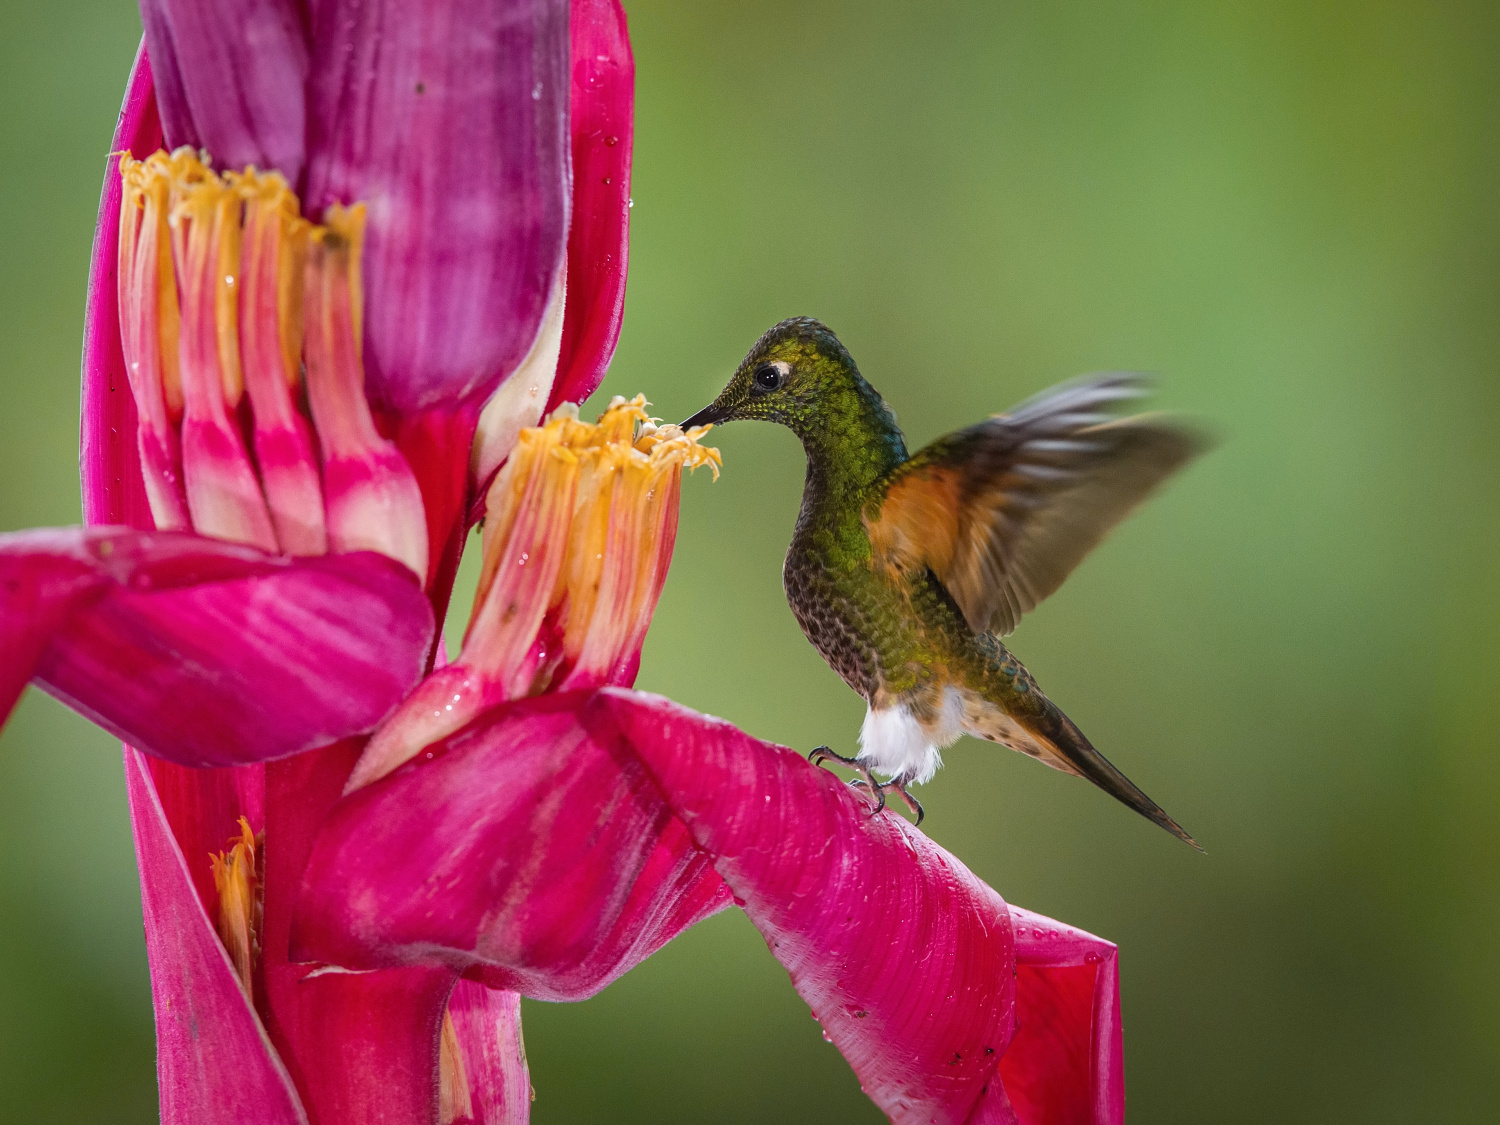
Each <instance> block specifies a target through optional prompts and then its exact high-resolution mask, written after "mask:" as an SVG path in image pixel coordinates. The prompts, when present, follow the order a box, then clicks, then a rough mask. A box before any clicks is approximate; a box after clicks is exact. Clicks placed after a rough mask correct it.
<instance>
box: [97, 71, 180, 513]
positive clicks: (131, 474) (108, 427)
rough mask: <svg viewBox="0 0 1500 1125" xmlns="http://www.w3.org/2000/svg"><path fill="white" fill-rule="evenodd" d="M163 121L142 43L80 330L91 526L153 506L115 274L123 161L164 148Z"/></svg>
mask: <svg viewBox="0 0 1500 1125" xmlns="http://www.w3.org/2000/svg"><path fill="white" fill-rule="evenodd" d="M161 144H162V135H161V120H160V118H159V117H158V116H157V113H156V97H155V95H154V93H153V91H152V85H151V63H150V60H149V59H147V58H146V51H145V45H144V44H142V47H141V50H140V51H138V52H137V53H136V56H135V65H134V66H133V67H132V68H131V70H130V81H129V83H128V84H127V86H126V88H125V101H124V104H123V105H122V106H121V108H120V119H119V122H118V124H117V125H116V126H115V135H114V139H113V140H112V141H111V143H110V146H109V151H110V152H111V153H112V154H114V155H111V156H110V157H109V158H108V160H107V162H106V164H105V172H104V186H103V188H102V189H101V191H100V196H99V220H98V223H97V224H96V225H95V227H94V249H93V253H92V255H91V257H90V262H89V291H88V306H87V311H86V313H85V318H86V319H85V322H84V330H83V402H82V410H81V413H82V418H81V420H80V435H79V437H80V442H79V451H78V452H79V457H78V467H79V473H80V475H81V476H82V478H83V481H82V484H83V511H84V519H85V520H86V521H87V522H88V523H91V524H100V523H127V524H129V525H130V526H132V527H151V526H152V521H151V509H150V506H149V505H148V504H147V502H146V488H145V485H144V483H143V482H142V480H141V465H140V457H139V455H138V453H137V451H136V412H135V399H134V398H133V397H132V395H131V393H130V383H129V380H128V379H127V378H126V375H125V354H124V351H123V350H122V348H121V346H120V309H119V305H118V303H117V301H116V295H117V292H118V279H117V276H116V275H117V270H118V266H119V256H120V255H119V249H120V196H121V190H120V163H119V162H120V158H119V153H121V152H128V153H130V155H132V156H134V157H135V158H136V159H138V160H142V159H145V157H146V156H148V155H149V154H151V153H153V152H155V151H156V150H157V149H159V148H160V147H161Z"/></svg>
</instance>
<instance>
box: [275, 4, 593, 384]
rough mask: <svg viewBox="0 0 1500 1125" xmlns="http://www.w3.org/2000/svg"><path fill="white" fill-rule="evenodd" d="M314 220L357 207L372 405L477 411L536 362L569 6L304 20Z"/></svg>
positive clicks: (562, 125) (562, 212)
mask: <svg viewBox="0 0 1500 1125" xmlns="http://www.w3.org/2000/svg"><path fill="white" fill-rule="evenodd" d="M312 43H313V57H312V71H311V74H312V79H311V82H310V85H309V96H310V106H309V118H308V120H309V138H308V142H309V157H308V187H307V193H306V195H305V196H304V202H305V204H306V206H307V211H308V213H309V214H311V215H320V214H322V212H323V211H324V209H325V208H327V207H329V206H330V205H332V204H336V203H338V204H350V203H354V202H356V201H364V202H365V203H366V205H367V206H368V208H369V210H368V216H369V226H368V228H367V241H366V243H365V251H364V270H365V298H366V309H365V318H364V322H365V330H364V349H365V350H364V364H365V372H366V377H367V387H368V389H369V392H370V394H371V397H372V398H373V399H374V400H375V401H376V403H377V404H379V405H380V406H382V407H384V408H386V409H391V410H396V411H400V412H411V411H416V410H421V409H426V408H431V407H437V406H442V405H445V404H447V405H452V404H455V403H457V402H460V401H464V400H474V401H475V403H476V409H477V404H478V403H480V402H482V401H483V400H484V399H485V398H487V397H488V396H489V394H490V392H492V391H493V390H494V389H495V387H496V386H498V385H499V382H500V380H502V379H503V378H505V377H506V376H508V375H509V374H510V373H511V372H513V371H514V370H515V369H516V368H517V367H518V366H520V364H521V362H522V361H523V360H524V359H525V358H526V355H527V353H528V352H529V351H530V350H531V346H532V343H533V341H534V340H535V339H536V336H537V331H538V329H539V327H540V326H541V323H542V315H543V312H544V311H545V308H546V304H547V298H548V295H549V294H550V293H551V290H552V283H553V279H554V278H555V277H556V276H557V273H558V269H559V267H560V266H561V265H562V263H563V255H564V252H565V247H566V240H567V232H568V137H567V125H568V70H567V60H568V8H567V4H566V0H454V2H451V3H442V4H433V3H427V2H425V0H371V2H370V3H366V4H359V5H353V4H347V3H326V4H320V5H314V6H313V14H312Z"/></svg>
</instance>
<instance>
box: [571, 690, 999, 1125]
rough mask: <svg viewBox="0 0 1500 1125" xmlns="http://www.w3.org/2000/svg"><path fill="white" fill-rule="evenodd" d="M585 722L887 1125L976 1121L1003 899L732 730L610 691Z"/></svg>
mask: <svg viewBox="0 0 1500 1125" xmlns="http://www.w3.org/2000/svg"><path fill="white" fill-rule="evenodd" d="M586 723H587V725H588V726H589V728H590V730H593V731H598V730H599V729H600V728H601V727H603V726H605V725H609V726H613V727H614V728H615V729H616V730H617V731H618V732H619V736H620V737H621V738H622V739H623V741H624V742H625V744H626V745H627V746H628V747H629V749H630V750H631V751H632V752H633V753H634V754H635V755H636V756H637V757H638V758H639V760H640V761H641V762H642V763H644V764H645V766H646V768H647V769H648V770H649V771H650V774H651V777H652V779H653V780H654V781H655V782H656V784H657V786H658V788H659V789H660V791H661V793H662V794H663V795H664V796H665V798H666V801H667V803H668V805H670V807H671V809H672V811H673V813H674V814H676V816H677V817H678V818H680V819H681V820H682V822H683V823H685V824H686V825H687V828H688V831H689V832H690V833H691V834H692V837H693V841H694V842H695V843H696V844H697V845H698V846H699V847H701V848H703V849H704V850H705V851H707V852H708V853H709V854H711V855H712V856H713V857H714V867H715V869H716V870H717V871H718V872H719V874H720V875H721V876H722V877H723V879H724V881H725V882H726V883H727V884H728V885H729V887H730V889H731V891H733V893H734V896H735V900H736V901H737V902H740V903H741V904H742V905H743V907H744V910H745V913H746V914H747V915H749V917H750V920H751V921H752V922H754V923H755V925H756V928H757V929H759V930H760V932H761V934H762V935H763V936H764V937H765V939H766V943H767V945H769V946H770V948H771V952H772V954H774V955H775V957H776V959H777V960H778V961H780V962H781V963H782V964H783V965H785V966H786V968H787V971H788V972H789V973H790V974H791V977H792V984H793V986H794V987H795V988H796V989H797V992H798V994H799V995H800V996H801V997H802V998H803V999H804V1000H806V1001H807V1002H808V1005H809V1006H810V1007H811V1008H812V1010H813V1014H814V1016H816V1017H817V1019H818V1020H819V1022H821V1023H822V1025H823V1030H824V1035H825V1036H826V1037H827V1038H828V1039H829V1041H830V1042H832V1043H833V1044H834V1045H835V1046H836V1047H838V1048H839V1050H840V1051H841V1052H843V1055H844V1057H845V1058H846V1059H847V1060H848V1061H849V1065H850V1066H851V1067H852V1068H853V1070H854V1073H855V1074H856V1075H857V1076H858V1077H859V1080H860V1083H861V1085H862V1087H863V1089H864V1091H865V1093H866V1094H867V1095H869V1097H870V1099H871V1100H872V1101H874V1102H875V1104H876V1105H877V1106H879V1107H880V1108H881V1110H883V1111H884V1112H885V1113H886V1114H887V1115H888V1116H889V1117H890V1118H891V1120H892V1121H895V1122H911V1123H912V1125H916V1123H917V1122H922V1123H924V1125H925V1123H929V1122H939V1123H943V1122H952V1123H955V1125H957V1123H960V1122H964V1121H966V1120H967V1119H968V1118H969V1117H970V1115H971V1113H973V1112H974V1110H975V1107H976V1104H977V1103H978V1102H979V1100H980V1098H981V1097H982V1096H984V1095H985V1093H986V1088H987V1087H989V1086H990V1085H991V1084H992V1083H993V1084H997V1085H998V1083H994V1079H995V1068H996V1064H997V1063H998V1062H999V1061H1000V1057H1001V1055H1003V1054H1004V1052H1005V1049H1006V1047H1007V1046H1008V1045H1009V1043H1010V1039H1011V1034H1012V1030H1013V1026H1014V1018H1015V1012H1014V1004H1015V981H1014V978H1013V972H1014V936H1013V932H1012V926H1011V918H1010V913H1009V911H1008V910H1007V908H1006V905H1005V903H1004V901H1002V900H1001V898H1000V896H999V895H998V894H996V893H995V892H994V891H993V890H991V889H990V888H989V887H987V886H986V885H985V884H984V883H982V882H980V881H979V879H977V878H975V876H974V875H972V874H971V873H970V872H969V870H968V869H967V868H966V867H964V865H963V864H962V863H961V862H959V860H958V859H957V858H956V857H954V856H953V855H951V854H950V853H948V852H947V851H945V850H944V849H942V848H940V847H939V846H938V845H936V844H934V843H933V842H932V841H931V840H929V839H927V837H926V836H924V835H922V833H921V832H919V831H917V830H916V829H914V828H912V827H911V826H910V825H909V824H908V823H907V822H906V821H905V820H903V819H901V818H900V817H898V816H895V815H894V814H893V815H889V816H874V817H872V816H871V815H870V814H869V808H868V805H867V803H866V802H865V801H864V800H862V799H861V798H860V797H859V796H858V795H857V794H855V793H854V792H853V791H852V790H851V789H850V788H849V787H848V786H847V785H845V784H844V783H843V782H841V781H840V780H839V779H838V778H836V777H834V776H833V775H832V774H831V773H829V772H827V771H823V770H819V769H817V768H815V767H813V766H811V765H810V764H809V763H808V762H807V761H806V759H804V758H803V757H802V756H801V755H800V754H797V753H795V752H794V751H791V750H788V749H786V748H785V747H780V746H773V745H770V744H768V743H764V742H760V741H759V740H757V739H754V738H752V737H750V736H749V735H747V734H744V733H743V732H741V731H739V730H736V729H735V728H734V727H733V726H731V725H730V724H729V723H726V722H724V721H723V720H720V719H713V718H710V717H708V716H704V715H699V714H697V713H695V712H692V711H689V710H687V709H686V708H683V707H680V706H678V705H677V704H675V703H672V702H671V701H670V700H666V699H663V698H661V697H658V696H650V695H645V694H642V693H638V692H630V691H622V690H620V689H618V688H607V689H604V690H602V691H600V692H599V693H598V694H597V695H596V696H595V697H594V699H593V700H592V701H591V703H590V706H589V709H588V713H587V716H586ZM596 736H597V735H596ZM995 1120H1003V1118H995Z"/></svg>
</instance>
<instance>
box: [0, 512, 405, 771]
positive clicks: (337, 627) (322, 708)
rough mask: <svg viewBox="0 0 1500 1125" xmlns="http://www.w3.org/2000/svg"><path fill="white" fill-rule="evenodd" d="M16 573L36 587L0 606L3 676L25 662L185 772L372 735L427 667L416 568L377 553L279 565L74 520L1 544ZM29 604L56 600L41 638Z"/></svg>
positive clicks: (1, 577)
mask: <svg viewBox="0 0 1500 1125" xmlns="http://www.w3.org/2000/svg"><path fill="white" fill-rule="evenodd" d="M12 576H22V577H24V578H25V580H26V581H27V582H28V583H30V587H29V588H30V589H31V590H32V593H31V595H30V596H29V597H22V598H18V599H15V600H12V599H6V600H5V601H3V602H0V635H3V636H5V637H6V638H7V640H8V638H9V637H11V636H12V635H15V636H17V637H20V638H21V643H19V644H14V645H13V644H10V643H7V644H6V645H5V650H4V652H3V655H0V666H3V668H4V671H3V672H0V685H3V684H4V683H6V682H9V681H13V680H14V679H15V678H16V677H17V676H18V675H20V674H21V672H22V671H24V672H25V673H26V675H27V676H28V677H34V678H35V680H36V682H37V684H38V686H40V687H41V688H43V690H45V691H47V692H49V693H50V694H52V695H55V696H57V697H58V698H59V699H61V700H62V701H63V702H65V703H67V704H68V705H69V706H71V707H73V708H74V709H75V710H77V711H79V712H80V713H82V714H84V715H86V716H88V717H89V718H90V719H92V720H94V721H95V722H96V723H98V724H99V725H100V726H102V727H104V728H105V729H106V730H109V731H111V732H112V733H114V734H117V735H119V737H121V738H122V739H124V740H125V741H126V742H128V743H130V744H131V745H133V746H135V747H137V748H138V749H141V750H144V751H146V752H147V753H150V754H153V755H155V756H157V757H161V758H165V759H167V760H169V761H173V762H178V763H180V764H183V765H192V766H226V765H243V764H245V763H249V762H257V761H267V760H270V759H273V758H280V757H285V756H286V755H288V754H295V753H297V752H298V751H301V750H307V749H311V748H313V747H315V746H321V745H323V744H325V743H328V742H331V741H333V740H335V739H337V738H341V737H344V736H346V735H349V734H354V733H358V732H360V731H364V730H368V729H370V728H371V727H373V726H374V725H375V724H376V723H378V722H379V721H380V720H381V719H382V718H383V717H384V716H385V715H386V714H387V713H388V712H389V711H390V710H391V709H392V708H393V707H394V706H395V705H396V703H397V702H398V701H399V700H400V699H401V697H402V696H404V695H405V694H406V692H407V691H409V690H410V689H411V687H412V686H413V685H414V684H415V683H416V682H417V680H418V678H419V677H420V676H421V672H422V665H423V661H424V659H425V656H426V653H427V648H428V645H429V644H430V642H431V638H432V632H433V622H432V611H431V607H430V606H429V605H428V603H427V600H426V598H425V597H424V596H423V594H422V591H421V588H420V586H419V585H418V583H417V581H416V578H415V576H413V575H412V574H411V572H410V571H409V570H407V569H406V568H405V567H403V566H401V564H399V563H396V562H394V561H392V560H391V559H388V558H386V557H385V556H383V555H377V554H373V553H371V552H358V553H355V554H349V555H334V556H327V557H322V558H308V559H288V558H285V557H275V556H268V555H264V554H262V553H261V552H259V551H257V550H255V549H253V548H249V547H243V546H239V545H236V544H231V543H224V542H220V541H218V540H211V539H204V538H201V537H199V536H194V535H189V534H185V533H178V532H141V531H135V530H132V529H128V528H118V527H114V528H111V527H98V528H68V529H63V530H58V531H40V532H21V533H18V534H15V535H8V536H3V537H0V581H4V582H5V583H6V585H7V586H8V585H9V583H10V582H11V581H12ZM58 589H61V590H62V591H63V592H64V593H63V594H62V595H60V594H59V593H58V592H57V590H58ZM59 598H62V599H63V600H62V601H59ZM31 603H39V604H51V605H53V606H54V607H57V606H62V608H61V609H58V610H56V611H55V612H54V613H53V614H52V616H53V617H54V618H55V621H54V628H53V630H52V632H51V634H50V636H49V637H48V638H47V640H46V642H45V644H41V645H36V644H32V643H29V641H28V640H27V638H28V637H30V635H31V631H32V625H33V622H32V620H31V618H30V617H29V616H28V605H30V604H31ZM25 665H30V666H29V667H25ZM18 666H19V667H18Z"/></svg>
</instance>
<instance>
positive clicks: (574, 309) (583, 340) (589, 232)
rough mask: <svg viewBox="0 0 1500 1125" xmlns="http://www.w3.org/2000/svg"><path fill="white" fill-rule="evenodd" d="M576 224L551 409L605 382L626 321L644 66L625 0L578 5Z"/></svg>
mask: <svg viewBox="0 0 1500 1125" xmlns="http://www.w3.org/2000/svg"><path fill="white" fill-rule="evenodd" d="M570 33H571V37H572V42H573V92H572V98H573V100H572V105H571V106H570V120H571V133H572V145H573V222H572V227H571V229H570V230H569V232H568V299H567V303H566V305H565V306H564V311H563V335H562V351H561V352H560V354H559V356H558V361H557V379H556V381H555V382H554V383H553V384H552V398H551V401H550V402H548V404H547V409H548V410H551V409H552V408H553V407H555V406H556V405H557V404H558V403H560V402H582V401H583V400H584V399H586V398H588V396H589V395H591V394H592V393H593V392H594V388H595V387H597V386H598V385H599V381H600V380H601V379H603V378H604V369H605V368H606V367H608V366H609V361H610V358H611V357H612V356H613V355H614V353H615V344H616V342H617V341H618V340H619V338H620V321H621V319H622V318H623V316H624V313H625V267H626V257H627V254H628V252H629V249H630V154H631V149H632V148H633V146H634V141H635V60H634V59H633V58H632V57H631V54H630V36H629V34H628V33H627V31H626V28H625V10H624V9H623V8H622V7H621V6H620V3H619V0H573V8H572V15H571V26H570Z"/></svg>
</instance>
